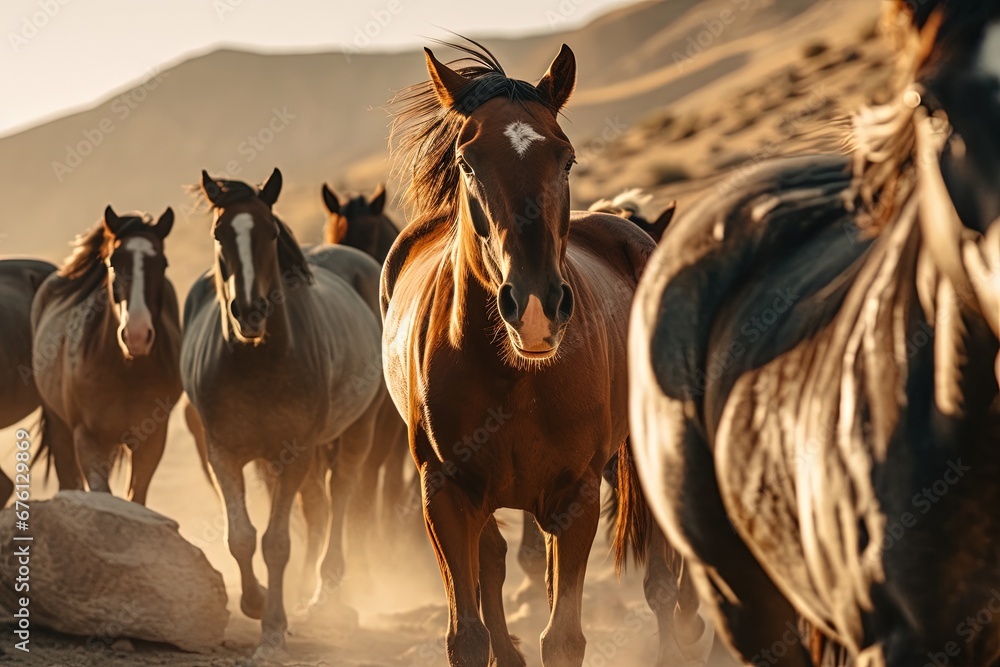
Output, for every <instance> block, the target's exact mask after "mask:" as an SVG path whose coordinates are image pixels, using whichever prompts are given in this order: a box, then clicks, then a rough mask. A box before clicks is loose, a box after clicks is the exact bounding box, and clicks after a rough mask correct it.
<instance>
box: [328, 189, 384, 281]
mask: <svg viewBox="0 0 1000 667" xmlns="http://www.w3.org/2000/svg"><path fill="white" fill-rule="evenodd" d="M323 205H324V206H325V207H326V210H327V213H328V214H329V216H328V218H327V221H326V225H325V226H324V227H323V240H324V241H326V242H327V243H330V244H340V245H346V246H350V247H352V248H357V249H358V250H360V251H361V252H364V253H367V254H369V255H371V256H372V257H374V258H375V261H376V262H378V263H379V264H380V265H381V264H383V263H384V262H385V256H386V255H388V254H389V249H390V248H392V243H393V241H395V240H396V237H397V236H399V228H398V227H396V225H395V223H393V221H392V220H390V219H389V216H387V215H386V214H385V212H384V209H385V186H384V185H382V184H381V183H380V184H379V186H378V187H377V188H375V193H374V194H373V195H372V196H371V198H370V199H366V198H365V196H364V195H356V196H354V197H349V198H348V199H347V200H346V201H344V202H341V201H340V199H339V198H338V197H337V195H336V193H334V191H333V190H332V189H331V188H330V186H329V185H326V184H325V183H324V184H323Z"/></svg>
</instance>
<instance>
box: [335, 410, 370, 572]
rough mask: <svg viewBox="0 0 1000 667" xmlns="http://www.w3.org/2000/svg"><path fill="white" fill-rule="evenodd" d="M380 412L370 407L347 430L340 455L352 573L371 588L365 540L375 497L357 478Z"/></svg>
mask: <svg viewBox="0 0 1000 667" xmlns="http://www.w3.org/2000/svg"><path fill="white" fill-rule="evenodd" d="M377 414H378V410H377V409H369V410H368V411H367V412H366V413H365V414H363V415H362V416H361V417H360V418H358V420H357V421H355V422H354V423H353V424H351V425H350V427H348V429H347V430H346V431H344V433H343V435H341V437H340V452H339V453H338V455H337V477H338V485H337V487H338V492H339V493H340V494H341V495H342V496H343V498H344V502H345V503H346V505H347V510H346V511H347V516H346V518H345V524H344V525H345V526H346V529H347V534H346V539H347V546H348V547H349V549H350V553H351V567H352V576H353V577H354V578H355V579H357V580H358V581H359V582H360V583H359V585H358V587H357V589H359V590H365V591H367V590H370V588H371V587H370V585H369V584H370V582H371V573H370V572H369V570H368V553H367V549H366V540H367V539H368V537H369V535H370V534H371V530H372V528H373V525H372V521H373V519H374V518H375V517H374V515H373V514H372V513H371V511H370V510H371V507H372V505H373V502H372V497H371V496H368V495H366V494H365V493H361V492H360V491H361V490H362V489H363V488H364V487H362V489H359V488H358V483H357V480H358V479H359V478H361V477H362V476H363V475H364V468H365V461H366V459H367V458H368V457H369V454H370V453H371V449H372V440H373V439H374V437H375V418H376V415H377Z"/></svg>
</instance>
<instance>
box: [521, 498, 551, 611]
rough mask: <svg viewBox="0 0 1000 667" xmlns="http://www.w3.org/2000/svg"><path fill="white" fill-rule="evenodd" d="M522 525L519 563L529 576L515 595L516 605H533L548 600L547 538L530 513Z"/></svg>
mask: <svg viewBox="0 0 1000 667" xmlns="http://www.w3.org/2000/svg"><path fill="white" fill-rule="evenodd" d="M523 514H524V520H523V523H522V524H521V546H520V548H519V549H518V550H517V562H518V564H519V565H520V566H521V569H522V570H524V573H525V574H526V575H527V576H526V577H525V579H524V583H523V584H521V587H520V588H519V589H518V591H517V593H515V594H514V604H516V605H521V604H524V603H528V604H530V603H532V602H534V601H536V600H545V599H546V588H545V536H544V535H542V529H541V528H539V527H538V522H536V521H535V517H534V516H533V515H532V514H531V513H530V512H524V513H523Z"/></svg>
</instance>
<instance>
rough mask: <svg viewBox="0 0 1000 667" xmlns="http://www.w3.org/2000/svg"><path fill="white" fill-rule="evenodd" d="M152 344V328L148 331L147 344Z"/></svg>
mask: <svg viewBox="0 0 1000 667" xmlns="http://www.w3.org/2000/svg"><path fill="white" fill-rule="evenodd" d="M152 344H153V330H152V329H150V330H149V331H147V332H146V345H152Z"/></svg>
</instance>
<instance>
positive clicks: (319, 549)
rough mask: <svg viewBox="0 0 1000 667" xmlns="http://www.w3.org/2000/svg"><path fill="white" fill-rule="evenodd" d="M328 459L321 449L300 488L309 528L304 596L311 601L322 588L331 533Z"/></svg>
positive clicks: (303, 586)
mask: <svg viewBox="0 0 1000 667" xmlns="http://www.w3.org/2000/svg"><path fill="white" fill-rule="evenodd" d="M327 470H328V466H327V461H326V457H325V456H324V455H323V453H322V452H320V451H319V450H317V453H316V455H315V456H314V457H313V463H312V465H311V466H309V472H308V473H306V478H305V480H304V481H303V482H302V488H301V489H299V498H300V499H301V500H302V514H303V516H304V517H305V520H306V526H307V529H308V533H307V537H306V557H305V564H304V567H303V570H302V580H301V582H300V584H301V590H300V594H301V595H302V597H303V598H304V599H305V600H307V601H308V600H311V599H312V597H313V595H315V593H316V591H317V589H318V587H319V559H320V556H322V555H323V549H325V548H326V542H327V539H328V537H329V531H330V498H329V497H328V496H327V492H326V473H327Z"/></svg>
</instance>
